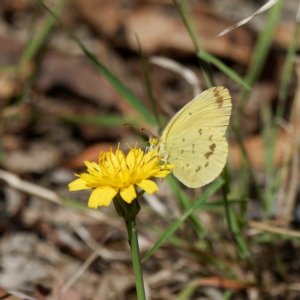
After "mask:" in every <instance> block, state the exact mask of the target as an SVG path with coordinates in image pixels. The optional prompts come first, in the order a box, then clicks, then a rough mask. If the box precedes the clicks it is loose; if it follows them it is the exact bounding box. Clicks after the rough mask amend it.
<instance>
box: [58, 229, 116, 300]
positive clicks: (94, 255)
mask: <svg viewBox="0 0 300 300" xmlns="http://www.w3.org/2000/svg"><path fill="white" fill-rule="evenodd" d="M110 235H111V234H110V233H106V234H105V236H104V237H103V239H102V240H101V243H97V245H95V243H96V241H95V243H93V245H92V244H91V243H90V245H89V246H90V247H91V248H93V250H94V252H93V253H92V254H91V255H90V256H89V257H88V259H87V260H86V261H85V262H84V263H83V264H82V265H81V266H80V268H79V269H78V270H77V271H76V272H75V273H74V274H73V275H72V276H71V277H70V279H69V280H68V281H67V282H66V283H65V284H64V286H63V287H62V288H61V290H60V292H59V294H58V296H57V297H56V299H57V300H60V299H62V297H63V296H64V295H65V293H66V292H67V291H68V290H69V289H70V287H71V286H72V285H73V284H74V283H75V282H76V281H77V280H78V279H79V278H80V276H81V275H82V274H83V273H84V272H85V271H86V270H87V269H88V268H89V266H90V265H91V264H92V263H93V261H94V260H95V259H96V258H97V257H98V256H100V248H101V247H102V246H103V244H104V243H105V241H107V239H108V238H109V237H110Z"/></svg>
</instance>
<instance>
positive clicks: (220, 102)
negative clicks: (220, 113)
mask: <svg viewBox="0 0 300 300" xmlns="http://www.w3.org/2000/svg"><path fill="white" fill-rule="evenodd" d="M213 91H214V96H215V98H216V103H217V105H218V108H221V107H222V106H223V102H224V98H223V97H222V96H221V95H220V93H219V91H218V89H217V88H214V89H213Z"/></svg>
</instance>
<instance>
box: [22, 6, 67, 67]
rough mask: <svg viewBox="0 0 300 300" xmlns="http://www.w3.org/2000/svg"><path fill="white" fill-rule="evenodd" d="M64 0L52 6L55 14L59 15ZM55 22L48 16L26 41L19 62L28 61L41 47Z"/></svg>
mask: <svg viewBox="0 0 300 300" xmlns="http://www.w3.org/2000/svg"><path fill="white" fill-rule="evenodd" d="M65 4H66V0H63V1H60V2H59V3H58V5H57V6H56V7H55V8H54V10H53V11H54V12H55V14H56V15H59V14H60V13H61V12H62V10H63V8H64V7H65ZM54 24H55V20H54V19H53V18H52V17H51V16H48V17H47V18H46V20H45V22H44V23H43V25H42V26H41V29H40V30H39V31H38V32H37V33H36V34H34V35H33V37H32V39H31V40H30V41H29V42H28V43H27V45H26V47H25V49H24V51H23V53H22V56H21V60H20V64H21V65H23V64H24V63H26V62H28V61H30V60H31V59H32V58H33V57H34V56H35V55H36V53H37V52H38V50H39V49H40V48H41V47H42V45H43V43H44V42H45V40H46V38H47V37H48V35H49V33H50V32H51V30H52V28H53V26H54Z"/></svg>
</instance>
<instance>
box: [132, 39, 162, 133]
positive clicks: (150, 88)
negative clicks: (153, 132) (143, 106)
mask: <svg viewBox="0 0 300 300" xmlns="http://www.w3.org/2000/svg"><path fill="white" fill-rule="evenodd" d="M136 39H137V43H138V46H139V53H140V57H141V62H142V69H143V74H144V79H145V83H146V88H147V94H148V97H149V99H150V102H151V105H152V111H153V113H154V116H155V118H156V122H157V124H158V131H159V132H160V131H161V129H162V127H161V123H160V120H159V117H158V110H157V106H156V101H155V99H154V95H153V92H152V86H151V82H150V77H149V72H148V69H147V65H146V62H145V56H144V53H143V49H142V47H141V43H140V40H139V38H138V36H137V35H136Z"/></svg>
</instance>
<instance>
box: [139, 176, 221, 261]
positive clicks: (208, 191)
mask: <svg viewBox="0 0 300 300" xmlns="http://www.w3.org/2000/svg"><path fill="white" fill-rule="evenodd" d="M223 184H224V181H223V180H222V179H218V180H216V181H215V182H214V183H213V184H212V185H211V186H210V187H209V188H208V189H206V190H205V192H204V193H203V194H202V195H201V196H200V197H199V198H198V199H197V200H196V201H195V202H194V203H193V205H192V206H191V207H190V208H189V209H188V210H187V211H186V212H185V213H184V214H183V215H182V216H181V217H180V218H179V219H177V220H176V221H175V222H174V223H173V224H172V225H171V226H170V227H169V228H168V229H167V230H166V231H165V232H164V233H163V234H162V235H161V237H160V238H159V239H158V241H157V242H156V243H155V244H154V246H153V247H152V248H151V249H150V250H149V251H148V252H147V253H146V254H145V256H144V258H143V259H142V261H143V262H144V261H145V260H147V259H148V258H149V257H150V256H151V255H152V254H153V253H154V251H156V250H157V249H158V248H159V247H160V246H161V245H162V244H163V243H164V242H165V241H166V240H167V239H168V238H169V237H170V236H171V235H172V234H173V233H174V232H175V231H176V230H177V229H178V227H179V226H180V225H181V224H182V223H183V222H184V221H185V220H186V219H187V218H188V217H189V216H190V215H191V214H192V213H193V212H195V211H196V210H197V209H198V208H199V206H200V205H201V204H202V203H204V201H205V200H206V199H207V198H208V197H209V196H211V195H212V194H213V193H215V192H216V191H217V190H218V189H219V188H220V187H221V186H222V185H223Z"/></svg>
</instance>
